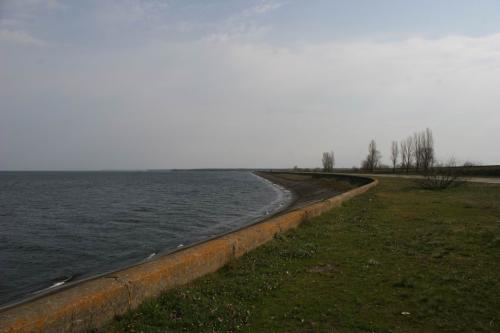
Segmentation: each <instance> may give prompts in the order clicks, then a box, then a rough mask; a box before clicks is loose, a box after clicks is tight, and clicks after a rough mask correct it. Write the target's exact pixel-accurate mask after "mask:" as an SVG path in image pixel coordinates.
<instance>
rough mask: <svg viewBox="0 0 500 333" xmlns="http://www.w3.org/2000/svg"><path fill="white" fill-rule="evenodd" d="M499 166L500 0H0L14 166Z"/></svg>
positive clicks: (1, 158)
mask: <svg viewBox="0 0 500 333" xmlns="http://www.w3.org/2000/svg"><path fill="white" fill-rule="evenodd" d="M426 127H429V128H431V129H432V130H433V132H434V136H435V141H436V150H437V155H438V158H440V159H442V160H445V159H447V158H449V157H450V156H454V157H456V158H457V159H458V160H460V161H462V162H463V161H466V160H470V161H474V162H480V163H482V164H500V152H499V149H498V144H499V143H500V1H498V0H491V1H486V0H484V1H483V0H477V1H469V0H462V1H459V0H449V1H440V0H427V1H425V0H420V1H401V0H395V1H382V0H380V1H373V0H366V1H354V0H349V1H347V0H345V1H334V0H324V1H298V0H297V1H294V0H289V1H287V0H283V1H279V0H276V1H272V0H270V1H265V0H255V1H250V0H244V1H243V0H239V1H238V0H227V1H222V0H215V1H210V0H199V1H187V0H178V1H168V0H167V1H160V0H156V1H153V0H149V1H148V0H143V1H139V0H135V1H132V0H129V1H126V0H116V1H111V0H109V1H108V0H94V1H92V0H88V1H69V0H68V1H62V0H59V1H58V0H0V169H2V170H13V169H14V170H47V169H49V170H64V169H70V170H75V169H76V170H86V169H147V168H201V167H292V166H294V165H298V166H301V167H314V166H319V165H320V164H321V153H322V152H323V151H327V150H334V151H335V153H336V159H337V166H340V167H351V166H353V165H359V164H360V161H361V160H362V159H363V158H364V157H365V155H366V153H367V147H368V143H369V141H370V140H371V139H372V138H373V139H375V140H376V142H377V145H378V148H379V150H380V151H381V153H382V155H383V158H384V161H385V162H386V163H389V159H388V157H389V148H390V142H391V141H392V140H399V139H402V138H404V137H406V136H407V135H409V134H411V133H413V132H414V131H417V130H422V129H425V128H426Z"/></svg>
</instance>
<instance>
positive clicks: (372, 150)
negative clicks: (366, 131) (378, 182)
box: [361, 140, 382, 172]
mask: <svg viewBox="0 0 500 333" xmlns="http://www.w3.org/2000/svg"><path fill="white" fill-rule="evenodd" d="M381 157H382V155H380V152H379V151H378V150H377V144H376V143H375V140H372V141H370V144H369V145H368V155H367V156H366V159H365V160H364V161H363V162H362V164H361V167H362V168H363V169H366V170H370V171H372V172H373V170H375V169H376V168H377V167H378V166H379V164H380V159H381Z"/></svg>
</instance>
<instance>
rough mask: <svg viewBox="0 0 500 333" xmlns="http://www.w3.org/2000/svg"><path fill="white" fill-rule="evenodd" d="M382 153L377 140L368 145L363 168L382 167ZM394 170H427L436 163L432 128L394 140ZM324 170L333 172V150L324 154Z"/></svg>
mask: <svg viewBox="0 0 500 333" xmlns="http://www.w3.org/2000/svg"><path fill="white" fill-rule="evenodd" d="M381 160H382V154H381V153H380V151H379V150H378V149H377V143H376V142H375V140H371V141H370V143H369V145H368V154H367V156H366V158H365V159H364V160H363V161H362V162H361V169H362V170H367V171H372V172H373V171H374V170H376V169H379V168H381V167H382V164H381ZM390 160H391V163H392V170H393V172H396V169H398V168H400V169H401V170H403V171H405V172H406V173H408V172H410V170H412V171H413V170H414V171H416V172H424V173H425V172H427V171H429V170H430V169H432V167H433V166H434V164H435V163H436V158H435V150H434V136H433V134H432V131H431V129H429V128H426V129H425V130H423V131H420V132H416V133H414V134H413V135H410V136H408V137H406V138H405V139H402V140H400V141H399V142H398V141H392V143H391V156H390ZM321 162H322V165H323V171H325V172H332V171H333V168H334V166H335V154H334V152H333V151H330V152H324V153H323V156H322V160H321Z"/></svg>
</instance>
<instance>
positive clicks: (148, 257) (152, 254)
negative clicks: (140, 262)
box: [146, 252, 156, 260]
mask: <svg viewBox="0 0 500 333" xmlns="http://www.w3.org/2000/svg"><path fill="white" fill-rule="evenodd" d="M154 256H156V252H153V253H151V254H150V255H149V256H147V258H146V260H151V259H152V258H153V257H154Z"/></svg>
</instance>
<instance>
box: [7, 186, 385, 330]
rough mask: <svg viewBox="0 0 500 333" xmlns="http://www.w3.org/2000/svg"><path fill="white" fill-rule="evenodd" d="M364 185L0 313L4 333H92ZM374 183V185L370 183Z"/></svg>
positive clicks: (210, 271)
mask: <svg viewBox="0 0 500 333" xmlns="http://www.w3.org/2000/svg"><path fill="white" fill-rule="evenodd" d="M356 178H360V179H358V180H357V181H359V182H360V183H361V184H364V185H362V186H360V187H357V188H355V189H353V190H351V191H348V192H345V193H343V194H341V195H338V196H335V197H332V198H330V199H326V200H324V201H321V202H317V203H314V204H311V205H309V206H306V207H303V208H301V209H297V210H294V211H291V212H289V213H286V214H283V215H279V216H277V217H273V218H271V219H268V220H265V221H263V222H261V223H258V224H254V225H252V226H249V227H247V228H244V229H241V230H238V231H235V232H233V233H230V234H227V235H224V236H221V237H218V238H215V239H212V240H209V241H207V242H204V243H201V244H198V245H195V246H192V247H189V248H186V249H184V250H181V251H178V252H175V253H172V254H169V255H166V256H164V257H159V258H158V259H157V260H153V261H150V262H147V263H143V264H140V265H137V266H134V267H131V268H127V269H124V270H121V271H118V272H115V273H113V274H108V275H105V276H103V277H99V278H96V279H94V280H89V281H84V282H81V283H79V284H76V285H75V286H73V287H71V288H68V289H63V290H60V291H58V292H55V293H53V294H50V295H46V296H44V297H41V298H39V299H35V300H33V301H30V302H27V303H23V304H20V305H18V306H15V307H12V308H9V309H7V310H4V311H2V312H0V333H14V332H16V333H21V332H22V333H25V332H88V331H89V330H92V329H95V328H99V327H102V326H103V325H104V324H106V323H107V322H109V321H110V320H112V318H113V317H114V316H116V315H121V314H124V313H125V312H126V311H128V310H130V309H134V308H136V307H137V306H138V305H139V304H141V303H142V302H143V301H144V300H146V299H148V298H150V297H155V296H159V295H160V294H161V293H162V292H164V291H166V290H169V289H172V288H174V287H177V286H180V285H183V284H186V283H187V282H190V281H193V280H195V279H196V278H199V277H201V276H203V275H206V274H209V273H212V272H215V271H216V270H218V269H219V268H221V267H223V266H224V265H226V264H227V263H229V262H230V261H231V260H233V259H234V258H238V257H241V256H242V255H244V254H245V253H247V252H249V251H251V250H253V249H255V248H256V247H258V246H260V245H262V244H264V243H266V242H268V241H269V240H271V239H273V238H274V237H276V236H277V235H278V234H280V233H282V232H285V231H287V230H290V229H293V228H296V227H297V226H298V225H299V224H300V223H301V222H303V221H305V220H307V219H309V218H311V217H315V216H318V215H320V214H322V213H323V212H325V211H327V210H329V209H331V208H333V207H337V206H339V205H340V204H341V203H342V202H343V201H345V200H348V199H350V198H352V197H354V196H356V195H359V194H361V193H364V192H366V191H367V190H368V189H370V188H371V187H373V186H375V185H376V184H377V181H376V180H375V181H372V180H371V179H367V178H361V177H356ZM370 181H371V182H370Z"/></svg>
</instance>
